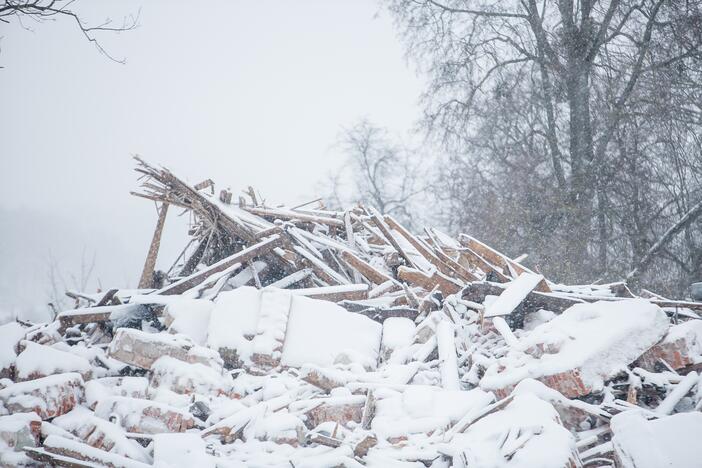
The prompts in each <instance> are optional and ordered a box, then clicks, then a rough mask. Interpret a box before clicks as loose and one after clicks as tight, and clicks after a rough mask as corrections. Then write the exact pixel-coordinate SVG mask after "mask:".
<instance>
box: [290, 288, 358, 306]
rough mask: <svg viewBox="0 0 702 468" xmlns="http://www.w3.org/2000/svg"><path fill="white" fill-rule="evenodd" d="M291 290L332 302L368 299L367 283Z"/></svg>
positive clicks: (296, 293) (297, 293)
mask: <svg viewBox="0 0 702 468" xmlns="http://www.w3.org/2000/svg"><path fill="white" fill-rule="evenodd" d="M290 292H291V293H292V294H294V295H296V296H305V297H309V298H312V299H320V300H323V301H331V302H339V301H361V300H364V299H368V285H367V284H345V285H341V286H322V287H317V288H305V289H291V290H290Z"/></svg>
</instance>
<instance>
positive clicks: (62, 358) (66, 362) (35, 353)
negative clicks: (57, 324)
mask: <svg viewBox="0 0 702 468" xmlns="http://www.w3.org/2000/svg"><path fill="white" fill-rule="evenodd" d="M22 346H23V347H24V350H23V351H22V352H21V353H19V355H18V356H17V360H16V362H15V367H16V372H17V379H18V380H28V379H30V378H36V377H45V376H47V375H53V374H61V373H64V372H79V373H80V374H82V375H83V376H87V375H89V374H90V373H91V371H92V366H91V365H90V362H88V360H87V359H85V358H82V357H80V356H76V355H74V354H72V353H67V352H65V351H59V350H58V349H54V348H52V347H50V346H43V345H40V344H37V343H33V342H31V341H26V340H25V341H22V342H21V344H20V347H22Z"/></svg>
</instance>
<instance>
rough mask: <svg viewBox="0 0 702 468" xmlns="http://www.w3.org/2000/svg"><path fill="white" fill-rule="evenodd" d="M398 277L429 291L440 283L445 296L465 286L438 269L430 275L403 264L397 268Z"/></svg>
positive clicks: (440, 288)
mask: <svg viewBox="0 0 702 468" xmlns="http://www.w3.org/2000/svg"><path fill="white" fill-rule="evenodd" d="M397 277H398V278H400V279H401V280H402V281H407V282H408V283H410V284H416V285H418V286H421V287H422V288H424V289H425V290H427V291H431V290H432V289H434V286H436V285H438V286H439V290H440V291H441V292H442V294H443V295H444V296H448V295H449V294H455V293H457V292H458V291H460V290H461V288H462V287H463V285H461V284H459V283H457V282H456V280H454V279H452V278H449V277H447V276H444V275H442V274H441V273H440V272H438V271H434V272H432V274H431V275H428V274H426V273H424V272H422V271H419V270H416V269H414V268H407V267H404V266H401V267H399V268H398V269H397Z"/></svg>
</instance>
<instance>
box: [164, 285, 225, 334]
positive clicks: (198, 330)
mask: <svg viewBox="0 0 702 468" xmlns="http://www.w3.org/2000/svg"><path fill="white" fill-rule="evenodd" d="M175 297H177V298H178V299H179V300H177V301H171V302H169V303H168V304H167V305H166V308H165V310H164V317H166V318H167V323H166V325H167V326H168V331H169V332H171V333H176V334H177V333H182V334H184V335H187V336H189V337H190V338H191V339H192V340H193V341H194V342H195V343H197V344H198V345H204V344H205V343H206V342H207V328H208V326H209V322H210V314H211V313H212V309H213V308H214V303H213V302H212V301H208V300H205V299H190V298H185V297H180V296H175Z"/></svg>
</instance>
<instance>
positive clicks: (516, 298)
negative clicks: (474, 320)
mask: <svg viewBox="0 0 702 468" xmlns="http://www.w3.org/2000/svg"><path fill="white" fill-rule="evenodd" d="M543 280H544V277H543V276H541V275H537V274H535V273H522V274H521V275H519V277H518V278H517V279H516V280H514V281H512V283H510V285H509V286H507V289H505V290H504V291H503V292H502V294H500V296H499V297H498V298H497V299H496V300H495V301H494V302H492V303H491V304H489V305H488V306H487V307H486V309H485V317H486V318H487V317H499V316H503V315H510V314H511V313H512V312H513V311H514V309H516V308H517V307H518V306H519V304H521V303H522V301H523V300H524V299H526V297H527V296H528V295H529V293H530V292H532V291H533V290H534V289H536V287H537V285H538V284H539V283H540V282H541V281H543Z"/></svg>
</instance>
